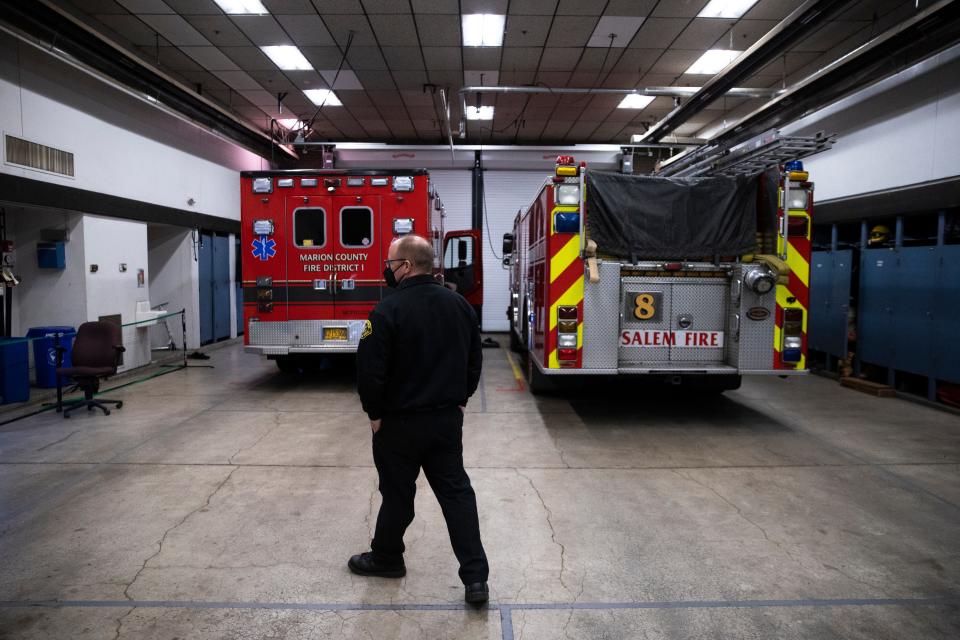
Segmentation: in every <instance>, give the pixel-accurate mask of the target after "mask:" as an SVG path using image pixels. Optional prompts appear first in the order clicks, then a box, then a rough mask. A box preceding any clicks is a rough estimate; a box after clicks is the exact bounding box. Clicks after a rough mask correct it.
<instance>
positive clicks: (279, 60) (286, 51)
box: [260, 45, 313, 71]
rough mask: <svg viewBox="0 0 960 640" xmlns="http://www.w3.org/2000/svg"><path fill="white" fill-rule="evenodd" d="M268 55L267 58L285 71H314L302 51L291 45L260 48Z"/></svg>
mask: <svg viewBox="0 0 960 640" xmlns="http://www.w3.org/2000/svg"><path fill="white" fill-rule="evenodd" d="M260 49H261V50H262V51H263V52H264V53H265V54H267V57H268V58H270V59H271V60H273V62H274V64H276V65H277V66H278V67H280V68H281V69H283V70H284V71H312V70H313V65H311V64H310V63H309V62H308V61H307V59H306V58H304V57H303V54H302V53H300V49H297V48H296V47H292V46H290V45H279V46H274V47H260Z"/></svg>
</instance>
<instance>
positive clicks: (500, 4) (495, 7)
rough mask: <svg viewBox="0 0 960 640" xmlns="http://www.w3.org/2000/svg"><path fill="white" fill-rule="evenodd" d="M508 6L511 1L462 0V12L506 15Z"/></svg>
mask: <svg viewBox="0 0 960 640" xmlns="http://www.w3.org/2000/svg"><path fill="white" fill-rule="evenodd" d="M508 4H510V2H509V0H460V12H461V13H496V14H499V15H505V14H506V13H507V5H508Z"/></svg>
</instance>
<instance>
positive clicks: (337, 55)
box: [300, 47, 343, 69]
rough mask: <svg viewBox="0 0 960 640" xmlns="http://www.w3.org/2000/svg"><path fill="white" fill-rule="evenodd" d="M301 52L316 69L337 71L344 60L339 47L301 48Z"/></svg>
mask: <svg viewBox="0 0 960 640" xmlns="http://www.w3.org/2000/svg"><path fill="white" fill-rule="evenodd" d="M300 52H301V53H303V56H304V57H305V58H306V59H307V60H308V61H309V62H310V64H312V65H313V68H314V69H329V68H331V67H333V68H334V69H336V68H337V67H339V66H340V60H342V59H343V53H342V52H341V51H340V49H338V48H337V47H301V48H300Z"/></svg>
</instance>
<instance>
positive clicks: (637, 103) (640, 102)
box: [617, 93, 654, 109]
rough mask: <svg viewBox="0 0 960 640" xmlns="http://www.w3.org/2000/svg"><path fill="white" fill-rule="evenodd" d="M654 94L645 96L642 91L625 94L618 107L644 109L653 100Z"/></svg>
mask: <svg viewBox="0 0 960 640" xmlns="http://www.w3.org/2000/svg"><path fill="white" fill-rule="evenodd" d="M653 100H654V97H653V96H645V95H643V94H642V93H631V94H628V95H625V96H623V100H621V101H620V104H618V105H617V108H618V109H643V108H645V107H646V106H647V105H648V104H650V103H651V102H653Z"/></svg>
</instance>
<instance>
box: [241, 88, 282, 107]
mask: <svg viewBox="0 0 960 640" xmlns="http://www.w3.org/2000/svg"><path fill="white" fill-rule="evenodd" d="M239 93H240V95H242V96H243V97H244V98H246V99H247V101H249V102H250V104H252V105H254V106H256V107H275V106H276V105H277V96H275V95H273V94H272V93H270V92H268V91H264V90H263V89H254V90H245V91H240V92H239Z"/></svg>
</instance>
